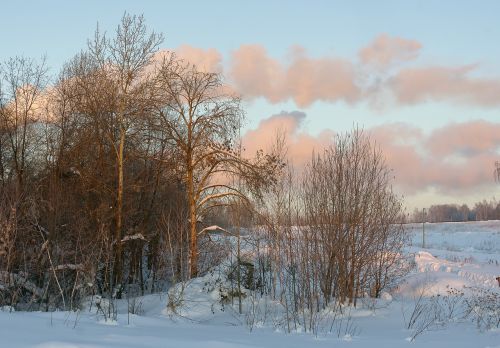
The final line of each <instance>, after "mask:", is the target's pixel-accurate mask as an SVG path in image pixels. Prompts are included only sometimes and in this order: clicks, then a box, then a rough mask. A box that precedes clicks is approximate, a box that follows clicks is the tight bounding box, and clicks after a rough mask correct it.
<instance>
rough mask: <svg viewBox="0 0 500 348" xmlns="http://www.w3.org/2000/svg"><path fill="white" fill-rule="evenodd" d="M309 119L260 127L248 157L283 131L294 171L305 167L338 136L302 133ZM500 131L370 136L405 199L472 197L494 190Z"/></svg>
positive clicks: (383, 130) (248, 137) (490, 126)
mask: <svg viewBox="0 0 500 348" xmlns="http://www.w3.org/2000/svg"><path fill="white" fill-rule="evenodd" d="M305 118H306V115H305V114H304V113H301V112H283V113H281V114H278V115H274V116H271V117H270V118H268V119H265V120H263V121H261V122H260V124H259V125H258V127H257V128H256V129H254V130H250V131H248V132H247V133H246V134H245V135H244V137H243V144H244V147H245V149H246V152H247V154H249V155H251V154H253V153H254V152H255V151H256V150H257V149H261V148H263V149H265V148H266V147H267V146H268V145H269V144H270V143H271V142H272V139H273V137H274V136H275V135H276V132H277V130H278V129H280V130H282V131H284V132H285V134H286V138H287V140H288V146H289V151H288V155H289V157H290V159H291V160H292V162H293V163H294V165H296V166H298V167H301V166H304V165H305V164H306V163H307V162H308V161H309V160H310V158H311V154H312V153H313V151H316V152H319V151H321V150H322V149H323V148H324V147H326V146H328V145H330V144H332V140H333V138H334V136H335V131H333V130H325V131H323V132H322V133H321V134H319V135H318V136H314V135H311V134H309V133H308V132H307V131H305V130H304V128H303V123H304V121H305ZM499 131H500V123H490V122H485V121H473V122H468V123H461V124H450V125H447V126H444V127H442V128H440V129H437V130H435V131H433V132H431V133H430V134H428V135H427V134H424V132H423V131H422V130H421V129H420V128H418V127H414V126H410V125H408V124H404V123H397V124H387V125H383V126H378V127H373V128H371V129H368V130H366V132H367V134H369V136H370V137H371V138H372V140H374V142H375V143H376V144H377V146H379V147H380V149H381V150H382V151H383V154H384V156H385V158H386V162H387V165H388V167H389V168H391V169H392V173H393V175H394V178H395V180H394V186H395V187H396V188H397V189H398V191H399V192H401V193H404V194H405V195H412V194H415V193H418V192H422V191H425V190H426V189H429V188H433V189H435V190H436V191H437V192H441V193H444V194H450V193H457V192H462V193H467V192H469V193H470V192H474V191H476V190H477V189H478V188H479V187H484V185H494V181H493V168H494V163H495V161H496V160H498V155H497V153H496V150H497V149H498V148H500V139H499V138H500V137H499V136H498V135H497V134H500V132H499ZM460 138H461V139H462V140H463V141H460ZM464 149H465V150H464Z"/></svg>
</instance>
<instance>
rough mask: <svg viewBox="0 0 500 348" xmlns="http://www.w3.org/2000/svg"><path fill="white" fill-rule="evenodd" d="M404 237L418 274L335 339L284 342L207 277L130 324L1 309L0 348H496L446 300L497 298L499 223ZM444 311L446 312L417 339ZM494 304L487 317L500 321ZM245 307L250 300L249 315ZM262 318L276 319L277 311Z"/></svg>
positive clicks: (337, 328)
mask: <svg viewBox="0 0 500 348" xmlns="http://www.w3.org/2000/svg"><path fill="white" fill-rule="evenodd" d="M408 227H409V228H410V230H411V234H412V245H411V246H410V247H409V248H408V250H407V252H408V253H409V255H411V257H412V259H414V260H415V267H414V270H413V271H412V272H411V273H410V274H409V275H408V276H407V277H406V278H405V279H404V282H403V283H402V284H401V285H400V286H399V288H397V289H395V290H394V291H393V292H392V293H391V294H384V296H383V299H380V300H378V301H377V302H371V301H368V300H365V301H361V303H360V304H359V305H358V308H355V309H351V310H349V309H345V312H344V316H343V317H342V318H337V319H336V320H335V322H333V321H332V324H331V327H330V330H324V331H322V332H320V333H318V334H317V335H314V334H311V333H304V332H302V331H301V330H300V328H297V329H296V330H293V333H291V334H285V333H284V332H283V330H280V329H276V327H278V326H277V325H274V326H273V325H271V322H272V320H271V319H270V320H268V321H261V320H260V319H259V318H261V317H262V313H261V315H260V317H258V318H256V317H249V316H248V315H242V316H240V315H238V314H237V311H236V309H235V308H236V306H235V307H232V306H231V305H229V304H227V305H225V306H222V305H220V303H218V302H217V298H218V294H216V293H215V290H214V291H212V292H211V291H210V290H207V288H206V283H207V282H208V281H210V279H209V278H210V275H208V276H206V277H204V278H200V279H196V280H194V281H193V282H191V284H189V286H188V287H187V288H186V289H185V292H184V294H183V298H184V302H183V305H182V306H179V308H178V309H177V310H176V313H175V314H173V313H172V311H171V310H169V309H167V295H166V294H159V295H150V296H145V297H143V298H138V299H137V300H136V301H135V306H134V308H135V309H136V312H137V313H138V314H127V310H126V309H127V306H128V305H130V304H127V303H126V302H125V301H122V302H121V303H120V304H119V306H118V307H119V315H118V320H117V321H113V322H109V321H108V322H106V321H105V320H103V318H102V316H100V315H97V314H95V307H94V309H92V310H89V308H86V309H85V310H82V311H80V312H78V313H76V312H71V313H69V312H56V313H41V312H34V313H33V312H32V313H24V312H12V313H11V312H9V311H8V309H5V310H4V311H0V347H6V348H7V347H13V348H14V347H39V348H73V347H86V348H90V347H204V348H212V347H222V348H223V347H274V348H276V347H308V348H310V347H370V348H379V347H407V346H408V347H426V348H433V347H454V348H458V347H464V348H465V347H467V348H476V347H478V348H479V347H490V348H493V347H500V329H498V328H491V327H490V328H485V327H484V325H483V323H479V324H478V322H477V321H473V320H471V319H470V318H467V319H464V318H463V317H462V315H461V311H462V308H461V307H460V305H457V303H458V302H457V301H458V300H457V301H455V299H458V297H457V298H455V297H450V296H447V295H449V293H450V292H451V291H455V290H453V289H456V291H458V292H463V293H464V295H463V296H464V297H465V296H472V295H473V294H474V291H475V293H476V294H477V293H478V291H479V293H481V291H482V290H484V291H486V292H487V293H488V294H490V295H491V294H493V295H495V294H496V296H499V295H500V288H499V286H498V283H497V281H496V280H495V278H496V277H498V276H500V266H499V264H500V221H488V222H478V223H440V224H426V233H425V248H422V225H419V224H412V225H409V226H408ZM471 289H473V290H471ZM474 289H475V290H474ZM471 293H472V295H471ZM438 295H439V296H438ZM438 303H439V304H441V305H443V306H444V307H446V306H447V308H448V310H447V311H446V313H444V314H442V315H441V316H440V319H439V320H434V321H433V322H432V323H430V324H429V325H428V326H426V327H425V328H424V329H423V330H422V332H421V333H419V332H418V330H419V328H420V329H421V328H422V325H424V324H426V322H425V318H428V316H427V317H426V315H428V314H429V313H430V312H431V311H430V309H431V308H435V307H436V305H437V304H438ZM495 303H496V307H494V308H492V309H491V308H490V309H489V310H492V311H493V312H491V313H489V314H490V315H493V316H494V317H495V318H497V317H498V318H500V308H498V303H499V302H495ZM249 305H250V304H249V299H247V300H245V302H244V306H249ZM259 305H262V303H259ZM419 305H422V308H424V313H423V314H422V315H421V316H420V317H419V318H420V319H419V320H421V322H419V321H418V320H417V321H416V324H415V325H414V326H413V327H412V328H411V329H408V328H407V327H408V322H409V321H410V320H411V317H412V314H415V311H414V309H415V308H416V307H417V306H419ZM455 306H456V308H455ZM266 308H271V310H270V312H272V309H273V308H275V304H272V303H271V304H266ZM495 311H496V312H495ZM495 315H496V316H495ZM266 316H268V317H269V318H271V317H272V313H270V314H268V315H266ZM325 318H327V315H325ZM483 319H484V318H483ZM325 322H326V323H328V320H325ZM419 325H420V326H419ZM411 337H414V340H411Z"/></svg>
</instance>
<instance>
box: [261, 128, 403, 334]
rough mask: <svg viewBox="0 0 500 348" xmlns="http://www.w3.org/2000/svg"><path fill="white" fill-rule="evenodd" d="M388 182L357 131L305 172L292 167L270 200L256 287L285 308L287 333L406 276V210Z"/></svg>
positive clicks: (314, 324)
mask: <svg viewBox="0 0 500 348" xmlns="http://www.w3.org/2000/svg"><path fill="white" fill-rule="evenodd" d="M390 184H391V183H390V172H389V170H388V169H387V167H386V165H385V163H384V160H383V156H382V154H381V153H380V151H379V150H378V149H377V147H376V146H375V145H374V144H373V142H372V141H371V140H370V139H369V138H368V137H367V136H366V135H365V134H364V133H363V132H362V131H359V130H354V131H352V132H351V133H349V134H346V135H343V136H339V137H337V138H336V141H335V143H334V145H332V146H331V147H330V148H328V149H326V150H325V151H324V152H322V153H321V154H315V155H313V156H312V159H311V161H310V163H309V165H308V166H307V168H306V169H305V171H304V172H303V173H301V174H296V173H294V172H293V170H291V168H290V166H289V167H288V170H286V171H285V172H284V173H283V175H282V177H281V178H280V180H279V181H278V183H277V185H275V186H274V189H273V190H272V192H271V193H270V194H269V195H268V196H266V198H267V199H266V200H267V203H268V205H267V206H266V210H265V213H264V214H263V218H264V225H263V227H261V228H260V229H259V233H260V235H261V238H262V241H263V242H262V243H263V245H264V246H265V247H264V248H263V249H262V250H260V251H259V252H258V255H259V257H258V274H259V284H262V291H263V292H265V293H268V294H270V295H271V296H273V297H274V298H275V299H278V300H280V301H281V302H282V303H283V305H284V307H285V312H286V314H287V323H288V324H287V325H288V329H289V330H290V329H291V328H293V326H295V327H296V326H301V327H303V328H306V329H307V330H310V331H316V330H317V329H318V327H317V325H319V322H320V319H321V316H322V315H324V314H325V312H328V311H331V312H334V313H335V312H339V311H340V312H342V308H343V307H344V306H345V305H349V304H351V305H356V302H357V299H358V298H360V297H363V296H371V297H379V296H380V295H381V293H382V291H383V290H388V289H390V288H391V287H392V286H394V285H395V284H396V282H397V280H398V279H399V278H400V276H401V275H403V274H404V272H405V270H406V267H405V262H404V261H405V260H404V258H403V255H402V251H403V250H402V248H403V246H404V243H405V240H406V234H405V231H404V227H403V225H402V222H403V221H402V216H403V210H402V205H401V201H400V199H399V198H398V197H397V196H396V195H395V194H394V193H393V192H392V189H391V186H390ZM290 326H292V327H290Z"/></svg>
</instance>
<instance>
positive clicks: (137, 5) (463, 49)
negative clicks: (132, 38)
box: [0, 0, 500, 206]
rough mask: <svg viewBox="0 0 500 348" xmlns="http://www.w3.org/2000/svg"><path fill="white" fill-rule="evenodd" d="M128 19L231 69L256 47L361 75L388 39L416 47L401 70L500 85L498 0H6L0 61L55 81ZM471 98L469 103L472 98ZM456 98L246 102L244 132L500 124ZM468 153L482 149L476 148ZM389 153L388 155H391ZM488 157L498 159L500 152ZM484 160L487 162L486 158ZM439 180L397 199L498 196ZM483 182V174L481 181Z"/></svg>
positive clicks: (485, 188)
mask: <svg viewBox="0 0 500 348" xmlns="http://www.w3.org/2000/svg"><path fill="white" fill-rule="evenodd" d="M125 11H127V12H129V13H131V14H144V16H145V18H146V23H147V25H148V27H149V28H151V29H153V30H155V31H157V32H162V33H163V34H164V35H165V42H164V47H165V48H169V49H174V48H176V47H179V46H181V45H188V46H192V47H197V48H203V49H210V48H213V49H216V50H217V52H219V53H220V55H221V56H222V58H223V62H222V63H223V64H224V65H229V63H230V61H231V54H232V53H233V52H234V51H236V50H238V49H239V48H240V47H241V46H242V45H248V44H253V45H259V46H262V47H263V48H264V49H265V50H266V52H267V55H268V56H269V57H270V58H272V59H274V60H276V61H277V62H283V64H284V66H286V64H287V61H289V55H290V50H291V48H292V47H295V46H300V47H302V48H303V49H304V50H305V51H306V52H307V53H306V54H307V57H310V58H311V59H315V58H318V59H319V58H322V57H339V58H341V59H343V60H346V61H349V62H352V64H353V65H354V66H357V65H358V64H359V57H358V52H359V51H360V49H362V48H363V47H366V46H368V45H370V43H371V42H373V41H374V40H375V39H376V38H377V37H378V36H380V35H382V34H386V35H388V36H390V37H393V38H396V37H397V38H403V39H406V40H415V41H417V42H419V43H420V45H421V48H420V50H419V52H418V56H417V57H415V59H413V60H411V61H409V62H406V63H405V64H406V66H405V67H408V68H411V67H428V66H440V67H450V68H457V67H463V66H467V65H475V68H474V69H473V70H471V71H470V72H469V73H468V75H467V76H468V77H470V78H477V79H483V80H488V81H490V80H493V81H495V82H494V83H495V84H496V81H497V80H500V45H498V40H499V38H500V25H499V24H498V14H499V13H500V2H499V1H481V2H478V1H319V0H318V1H284V0H283V1H216V0H212V1H177V2H175V1H140V2H139V1H23V2H22V3H20V2H15V1H3V0H2V1H0V32H1V33H2V41H1V43H2V48H1V49H0V61H3V60H5V59H6V58H8V57H11V56H16V55H25V56H29V57H35V58H36V57H40V56H42V55H46V56H47V61H48V64H49V66H50V67H51V72H52V73H53V74H56V73H57V71H58V70H59V69H60V67H61V66H62V64H63V63H64V62H65V61H67V60H68V59H70V58H71V57H72V56H73V55H74V54H76V53H77V52H78V51H79V50H81V49H82V48H84V46H85V43H86V40H87V38H89V37H91V36H92V34H93V32H94V30H95V27H96V24H97V22H99V25H100V27H101V28H103V29H104V30H106V31H113V30H114V28H115V27H116V26H117V24H118V22H119V20H120V18H121V16H122V15H123V13H124V12H125ZM398 69H399V68H398ZM471 85H473V86H472V87H474V86H476V84H475V82H474V83H472V84H470V83H469V84H468V85H467V86H469V87H470V86H471ZM481 86H482V85H481ZM486 86H489V85H486ZM450 88H451V89H453V88H452V87H445V89H446V90H447V91H448V92H446V93H455V92H449V89H450ZM464 88H465V87H464ZM467 88H468V87H467ZM481 88H483V87H481ZM485 88H486V90H487V88H488V87H484V88H483V90H484V89H485ZM439 93H440V92H439ZM458 93H459V94H460V97H461V98H462V97H463V98H466V99H467V98H468V96H466V95H464V94H465V93H468V92H464V91H462V90H460V91H459V92H458ZM477 96H478V94H475V98H477ZM454 98H455V97H453V96H452V97H449V96H448V95H447V96H446V97H442V96H441V95H440V96H438V97H436V98H429V100H427V99H426V100H418V101H417V102H414V103H413V102H412V103H399V104H397V105H389V106H386V107H382V108H374V107H373V106H372V104H371V103H370V100H365V99H363V100H360V101H358V102H356V103H348V102H345V101H344V100H334V101H331V100H330V101H328V100H326V101H325V100H322V99H318V100H315V101H314V102H312V103H309V104H307V105H297V102H296V101H295V100H294V99H293V98H290V99H282V100H279V101H277V102H276V101H275V102H270V101H269V100H268V99H266V98H265V97H257V98H253V99H252V100H249V101H247V102H245V109H246V111H247V117H248V121H247V128H248V129H250V128H256V127H258V126H259V122H260V121H262V120H266V119H268V118H269V117H270V116H271V115H276V114H282V113H283V112H285V113H286V112H292V111H297V110H298V111H302V112H304V113H305V114H307V117H306V118H305V119H304V120H302V121H300V122H301V124H300V130H299V132H301V133H304V134H308V135H310V136H312V137H315V136H317V135H318V134H320V133H321V132H322V131H324V130H325V129H331V130H334V131H337V132H338V131H345V130H348V129H350V128H351V127H352V126H353V124H358V125H361V126H363V127H365V128H366V129H371V128H373V127H390V125H391V124H394V123H403V124H405V125H406V126H408V127H412V128H415V129H417V128H418V130H419V131H421V132H423V133H424V134H425V135H426V136H427V135H428V136H431V135H432V134H433V132H436V130H439V129H446V127H447V125H449V124H454V123H467V122H476V121H479V120H481V121H485V122H488V123H487V124H486V126H485V127H483V128H488V127H489V128H491V127H490V125H494V126H496V122H497V120H499V116H500V115H499V111H500V108H499V107H498V105H499V104H500V103H496V102H494V103H493V104H492V105H493V106H492V105H486V106H485V105H483V104H481V103H457V102H455V99H454ZM499 98H500V96H499ZM490 104H491V103H490ZM292 136H293V134H292ZM476 136H480V135H477V134H476V135H475V134H468V135H467V137H470V138H474V137H476ZM491 137H492V138H494V139H493V140H492V144H493V146H496V144H497V139H496V137H495V136H494V135H492V136H491ZM398 141H399V142H401V141H400V140H398ZM421 141H422V146H428V147H429V148H435V147H433V146H429V145H428V142H429V141H428V140H427V139H426V138H425V136H423V137H422V139H421ZM424 143H425V144H424ZM498 144H500V140H498ZM466 146H479V145H477V144H476V143H474V144H466ZM481 149H483V147H481ZM390 150H391V148H390V147H389V148H388V151H390ZM483 150H484V149H483ZM457 151H458V150H457ZM485 151H486V150H485ZM488 151H489V150H488ZM494 151H497V150H496V148H495V149H494ZM488 153H489V154H490V155H491V151H489V152H488ZM447 155H450V157H452V155H453V156H455V155H454V154H453V153H452V154H447ZM428 156H432V154H430V155H429V154H428ZM455 157H456V156H455ZM467 160H468V158H465V161H467ZM476 160H477V159H476ZM439 161H440V158H432V159H427V158H423V159H422V163H431V162H432V163H434V165H435V167H436V168H434V169H433V170H435V171H436V172H439V170H440V169H439V167H438V166H437V163H438V162H439ZM471 163H476V162H471ZM389 164H391V162H390V161H389ZM397 165H401V163H396V164H395V166H397ZM470 165H472V164H470ZM457 168H458V167H457ZM396 169H397V168H396ZM486 171H488V173H489V172H491V171H492V168H485V169H484V173H486ZM457 175H459V174H457ZM471 175H472V174H471ZM474 175H476V176H477V175H478V174H477V173H476V174H474ZM437 176H438V175H437V174H436V175H435V176H433V177H432V178H429V179H428V180H427V181H426V182H425V183H422V184H421V186H418V187H417V186H415V187H413V186H412V187H411V189H408V187H406V188H401V192H402V193H403V194H404V195H405V196H406V197H408V199H409V203H408V205H409V206H420V205H425V204H428V203H429V204H430V203H438V202H444V201H450V200H454V201H466V202H473V201H474V200H476V199H478V198H482V197H484V198H487V199H489V198H491V197H492V196H493V195H494V189H493V187H494V186H492V184H491V185H490V184H485V185H480V184H479V179H477V180H476V181H468V180H466V178H463V180H462V179H459V178H453V177H450V178H449V180H452V181H453V180H455V179H456V182H457V183H459V184H460V185H469V184H470V187H460V188H457V189H450V187H445V186H446V185H443V183H442V182H441V181H439V180H440V179H438V178H437ZM485 177H486V174H484V175H483V176H482V177H481V178H485ZM478 178H479V176H478ZM405 180H406V179H405ZM412 180H414V181H417V180H416V179H412ZM412 185H416V184H412ZM403 186H404V185H403ZM407 186H408V185H407ZM422 197H424V198H422Z"/></svg>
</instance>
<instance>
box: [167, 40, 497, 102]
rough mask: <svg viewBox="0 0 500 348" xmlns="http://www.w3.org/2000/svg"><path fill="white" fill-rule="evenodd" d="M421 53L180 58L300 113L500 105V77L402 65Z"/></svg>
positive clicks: (198, 52) (396, 47) (252, 52)
mask: <svg viewBox="0 0 500 348" xmlns="http://www.w3.org/2000/svg"><path fill="white" fill-rule="evenodd" d="M420 48H421V44H420V43H419V42H418V41H415V40H408V39H404V38H400V37H391V36H388V35H387V34H382V35H379V36H378V37H377V38H376V39H375V40H374V41H373V42H372V43H370V44H369V45H368V46H366V47H364V48H362V49H361V50H360V51H359V53H358V56H359V59H360V62H361V65H360V64H359V63H360V62H356V61H349V60H347V59H343V58H338V57H328V56H327V57H310V56H308V55H307V54H306V52H305V49H304V48H302V47H299V46H297V47H292V48H291V50H290V54H289V55H288V58H287V59H286V60H278V59H275V58H273V57H271V56H269V54H268V53H267V51H266V50H265V48H264V47H262V46H260V45H243V46H241V47H240V48H238V49H237V50H235V51H233V52H232V54H231V56H230V57H229V59H228V60H227V61H224V59H223V55H222V54H221V53H220V52H219V51H218V50H216V49H214V48H208V49H201V48H196V47H192V46H188V45H183V46H180V47H178V48H176V49H175V53H176V55H177V56H178V57H180V58H182V59H184V60H185V61H188V62H190V63H192V64H194V65H196V66H197V67H198V69H200V70H203V71H210V72H220V73H223V74H224V75H225V76H226V77H227V83H228V89H229V90H231V91H234V92H235V93H238V94H241V95H242V97H243V98H245V99H248V100H252V99H255V98H264V99H266V100H267V101H269V102H270V103H279V102H284V101H288V100H293V101H294V102H295V104H296V105H297V106H299V107H307V106H309V105H311V104H313V103H314V102H316V101H323V102H329V103H335V102H339V101H342V102H347V103H350V104H355V103H358V102H364V101H367V102H369V105H371V106H373V107H375V108H380V106H386V105H391V102H392V101H394V100H395V101H396V102H397V103H399V104H401V105H412V104H417V103H423V102H427V101H434V102H448V103H461V104H467V105H475V106H480V107H499V106H500V78H480V77H475V76H473V75H472V73H473V72H474V70H475V69H476V68H477V65H465V66H458V67H457V66H449V67H448V66H423V67H414V68H406V67H404V66H401V64H404V63H405V62H407V61H410V60H412V59H414V58H416V57H417V55H418V53H419V51H420ZM164 54H168V53H166V51H162V52H160V53H159V56H162V55H164ZM388 67H394V69H390V70H385V68H388ZM380 69H382V71H381V70H380Z"/></svg>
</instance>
